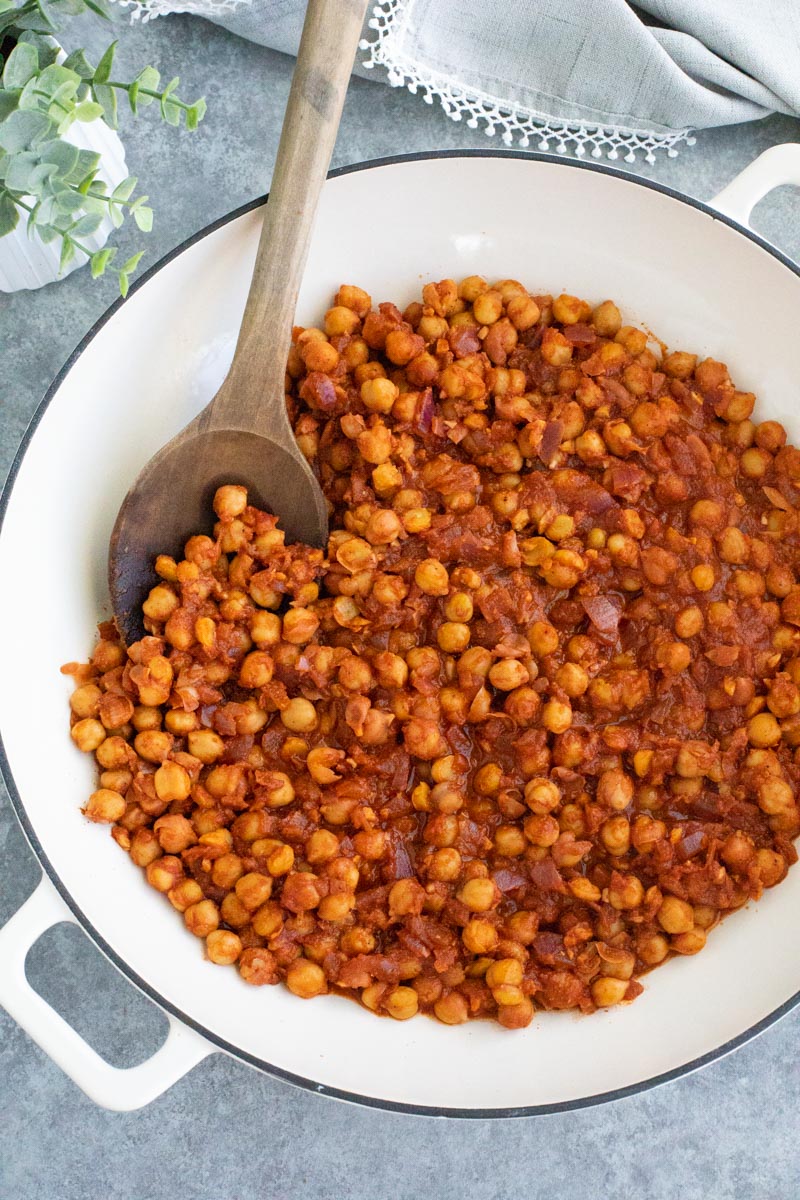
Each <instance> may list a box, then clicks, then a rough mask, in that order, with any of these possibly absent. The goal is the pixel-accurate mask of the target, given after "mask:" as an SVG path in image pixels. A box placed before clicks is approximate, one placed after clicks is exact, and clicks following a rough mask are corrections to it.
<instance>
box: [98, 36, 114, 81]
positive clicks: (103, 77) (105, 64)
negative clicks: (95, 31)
mask: <svg viewBox="0 0 800 1200" xmlns="http://www.w3.org/2000/svg"><path fill="white" fill-rule="evenodd" d="M116 50H117V42H112V43H111V45H110V46H109V47H108V49H107V50H106V52H105V54H104V55H103V57H102V58H101V59H100V62H99V63H98V64H97V67H96V68H95V71H94V74H93V76H92V78H93V80H94V82H95V83H108V81H109V79H110V78H111V67H112V64H113V62H114V55H115V53H116Z"/></svg>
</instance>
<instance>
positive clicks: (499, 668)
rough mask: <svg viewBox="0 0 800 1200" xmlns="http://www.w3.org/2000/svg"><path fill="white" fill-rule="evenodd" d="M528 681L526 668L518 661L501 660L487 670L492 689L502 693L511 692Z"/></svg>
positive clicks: (511, 659)
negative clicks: (494, 688)
mask: <svg viewBox="0 0 800 1200" xmlns="http://www.w3.org/2000/svg"><path fill="white" fill-rule="evenodd" d="M529 679H530V675H529V672H528V670H527V668H526V667H525V666H524V665H523V663H521V662H520V661H519V660H518V659H515V658H501V659H500V660H499V661H498V662H496V663H495V664H494V665H493V666H492V667H491V668H490V670H489V682H490V683H491V685H492V687H496V688H498V690H500V691H503V692H510V691H513V690H514V688H518V687H520V686H521V685H522V684H523V683H528V681H529Z"/></svg>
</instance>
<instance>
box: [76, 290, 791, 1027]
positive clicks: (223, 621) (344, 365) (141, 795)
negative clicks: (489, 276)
mask: <svg viewBox="0 0 800 1200" xmlns="http://www.w3.org/2000/svg"><path fill="white" fill-rule="evenodd" d="M286 386H287V404H288V407H289V412H290V415H291V419H292V423H293V426H294V429H295V432H296V435H297V439H298V443H299V445H300V447H301V449H302V451H303V453H304V454H305V455H306V457H307V458H308V460H309V462H310V463H311V465H312V467H313V469H314V471H315V472H316V474H317V477H318V479H319V481H320V483H321V485H322V488H323V491H324V492H325V495H326V497H327V499H328V501H329V506H330V513H331V521H330V529H331V532H330V538H329V542H328V545H327V547H326V549H325V551H322V550H316V549H312V548H310V547H308V546H303V545H287V544H286V543H285V539H284V535H283V533H282V532H281V530H280V529H279V528H278V527H277V523H276V520H275V518H274V517H272V516H271V515H269V514H268V513H265V512H261V511H259V510H258V509H256V508H254V507H253V506H251V505H250V504H248V497H247V493H246V491H245V489H244V488H242V487H240V486H235V485H228V486H223V487H220V488H219V490H218V491H217V493H216V497H215V502H214V508H215V512H216V516H217V522H216V524H215V525H214V527H213V529H211V530H206V531H202V530H200V531H198V532H197V534H196V536H194V537H192V538H190V539H189V541H188V542H187V543H186V546H185V547H184V551H183V557H182V558H180V559H178V560H176V559H174V558H172V557H170V556H169V555H167V554H163V555H161V556H159V558H158V559H157V560H156V563H155V572H156V576H157V577H158V578H157V581H156V580H155V578H154V586H153V588H152V590H151V592H150V594H149V596H148V598H147V600H146V601H145V603H144V606H143V613H144V623H145V628H146V630H147V634H146V636H145V637H143V638H142V640H141V641H139V642H136V643H135V644H134V645H131V646H129V647H127V649H126V648H125V647H124V646H123V645H122V644H121V642H120V641H119V639H118V637H117V634H116V631H115V629H114V628H113V626H112V625H110V624H107V625H103V626H101V629H100V634H101V637H100V641H99V642H98V644H97V646H96V648H95V651H94V654H93V657H92V659H91V661H90V662H89V663H88V664H86V665H77V664H70V665H69V666H67V667H65V668H64V670H65V672H66V673H68V674H71V675H72V676H73V677H74V682H75V685H76V686H75V691H74V692H73V694H72V698H71V709H72V727H71V728H72V738H73V740H74V742H75V745H76V746H77V747H78V748H79V749H80V750H83V751H84V752H86V753H88V754H93V755H94V758H95V759H96V762H97V767H98V772H99V775H98V781H97V785H96V788H95V790H94V791H93V792H92V794H91V796H90V797H89V798H88V800H87V802H86V805H85V808H84V812H85V814H86V816H87V817H88V818H89V819H90V820H92V821H96V822H106V823H108V824H110V825H111V826H112V834H113V837H114V838H115V840H116V841H117V843H118V844H119V845H120V846H121V847H122V848H123V849H124V850H126V851H127V852H128V853H129V855H130V857H131V859H132V860H133V862H134V863H135V864H136V865H137V866H138V867H140V868H141V869H142V871H143V872H144V875H145V877H146V879H147V882H148V883H149V884H150V885H151V887H153V888H155V889H156V890H157V891H159V892H163V893H164V895H165V897H166V899H167V900H168V901H169V903H170V904H171V905H172V906H173V908H174V909H175V910H176V911H177V912H178V913H179V914H181V917H182V919H183V921H184V922H185V924H186V926H187V928H188V929H189V930H190V931H191V932H192V933H193V934H194V935H195V936H196V937H198V938H200V939H202V940H203V942H204V944H205V953H206V956H207V958H208V959H209V960H210V961H211V962H212V963H217V964H220V965H233V964H235V965H236V966H237V968H238V970H239V972H240V974H241V976H242V978H243V979H244V980H245V981H246V982H248V983H250V984H253V985H263V984H276V983H279V982H284V983H285V984H286V986H287V987H288V988H289V990H290V991H292V992H293V993H294V994H295V995H296V996H300V997H302V998H304V999H308V998H311V997H314V996H318V995H321V994H323V993H326V992H331V991H333V992H338V993H342V994H347V995H351V996H354V997H356V998H358V999H360V1001H361V1002H362V1004H363V1005H364V1006H365V1007H366V1008H368V1009H370V1010H371V1011H372V1012H375V1013H379V1014H384V1015H389V1016H391V1017H393V1018H394V1019H395V1020H398V1021H404V1020H407V1019H408V1018H410V1017H413V1016H414V1015H415V1014H416V1013H418V1012H422V1013H428V1014H431V1015H433V1016H435V1017H436V1018H437V1019H438V1020H439V1021H440V1022H442V1023H443V1024H445V1025H458V1024H461V1023H463V1022H465V1021H467V1020H469V1019H470V1018H476V1017H491V1018H494V1019H495V1020H497V1021H499V1022H500V1023H501V1024H502V1025H504V1026H506V1027H507V1028H509V1029H517V1028H522V1027H524V1026H526V1025H528V1024H529V1023H530V1022H531V1020H532V1017H533V1015H534V1012H535V1011H536V1009H537V1008H538V1009H579V1010H582V1011H584V1012H591V1011H593V1010H594V1009H597V1008H605V1007H608V1006H610V1005H616V1004H618V1003H620V1002H625V1001H630V1000H632V999H634V998H635V997H636V996H637V995H638V994H639V993H640V992H641V990H642V985H641V983H639V982H638V981H637V979H638V977H639V976H641V975H642V974H643V973H644V972H646V971H649V970H651V969H652V968H653V967H656V966H658V965H659V964H661V963H664V962H666V961H667V960H668V959H669V958H670V957H671V956H672V955H674V954H680V955H691V954H696V953H697V952H698V951H700V950H701V949H702V948H703V946H704V945H705V942H706V938H707V936H708V934H709V932H710V931H711V929H712V928H713V926H714V925H716V924H717V923H718V922H719V920H720V919H721V918H722V917H724V916H725V915H726V914H728V913H730V912H732V911H733V910H735V909H737V908H741V907H742V906H743V905H744V904H746V903H747V901H748V900H750V899H752V898H755V897H758V896H759V895H760V894H761V892H762V890H763V889H764V888H769V887H773V886H774V885H776V884H778V883H780V881H781V880H782V879H783V878H784V876H785V875H786V872H787V870H788V868H789V866H790V865H791V864H792V863H794V862H795V861H796V858H797V855H796V852H795V849H794V846H793V839H794V838H795V837H796V836H797V834H798V832H799V831H800V817H799V816H798V808H797V803H796V797H797V788H798V781H799V780H800V536H799V534H798V509H799V508H800V450H797V449H795V448H794V447H793V446H790V445H787V442H786V434H785V432H784V430H783V428H782V427H781V426H780V425H779V424H778V423H777V422H775V421H763V422H760V423H759V422H758V421H757V420H755V419H754V415H755V414H754V403H755V398H754V396H753V395H752V394H750V393H748V392H742V391H739V390H737V388H736V386H735V384H734V383H733V382H732V380H731V379H730V377H729V374H728V370H727V367H726V366H725V365H724V364H723V363H720V362H716V361H714V360H712V359H705V360H702V361H700V360H698V358H697V357H696V356H695V355H693V354H690V353H686V352H684V351H672V352H670V353H667V352H666V350H665V349H664V348H663V347H661V346H660V345H659V344H658V343H656V342H655V341H654V339H653V338H652V337H650V336H649V335H648V334H645V333H644V332H642V330H640V329H637V328H634V327H632V326H628V325H623V322H622V317H621V315H620V312H619V310H618V308H617V306H616V305H615V304H614V303H612V302H611V301H610V300H606V301H604V302H603V303H601V304H599V305H597V306H595V307H593V306H592V305H590V304H588V303H587V302H585V301H583V300H580V299H578V298H577V297H575V296H569V295H561V296H557V297H553V296H549V295H532V294H530V293H529V292H528V291H527V290H526V289H525V288H524V287H523V285H522V284H521V283H518V282H517V281H515V280H512V279H504V280H500V281H497V282H494V283H489V282H488V281H487V280H485V279H483V278H481V277H479V276H471V277H470V278H468V279H464V280H463V281H462V282H461V284H460V285H457V284H456V283H455V282H453V281H452V280H443V281H441V282H439V283H429V284H427V285H426V286H425V287H424V288H423V290H422V299H421V301H420V302H415V303H412V304H410V305H409V306H408V307H407V308H406V309H405V311H403V312H401V311H400V310H399V309H398V308H396V307H395V305H394V304H390V303H383V304H379V305H378V306H377V307H374V306H373V302H372V299H371V297H370V296H369V295H367V293H366V292H364V291H363V290H362V289H361V288H358V287H354V286H350V285H345V286H343V287H341V288H340V289H339V292H338V293H337V295H336V298H335V302H334V305H333V307H332V308H330V309H329V310H328V312H327V313H326V314H325V318H324V321H323V325H322V328H319V329H299V328H298V329H295V331H294V336H293V343H292V348H291V351H290V354H289V359H288V364H287V374H286Z"/></svg>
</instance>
